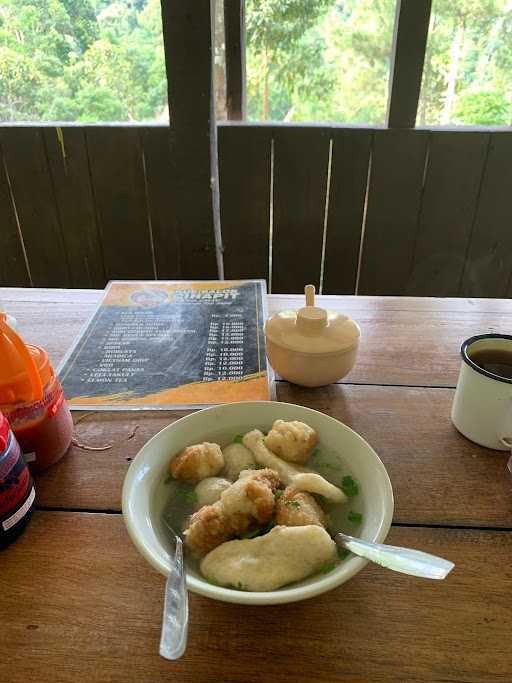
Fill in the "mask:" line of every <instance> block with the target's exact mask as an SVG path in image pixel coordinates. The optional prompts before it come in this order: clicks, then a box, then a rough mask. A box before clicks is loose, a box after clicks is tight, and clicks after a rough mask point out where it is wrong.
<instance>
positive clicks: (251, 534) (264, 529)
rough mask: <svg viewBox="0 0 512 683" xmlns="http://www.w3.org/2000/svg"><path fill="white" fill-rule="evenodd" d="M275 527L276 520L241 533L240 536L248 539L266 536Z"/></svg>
mask: <svg viewBox="0 0 512 683" xmlns="http://www.w3.org/2000/svg"><path fill="white" fill-rule="evenodd" d="M274 527H275V524H274V522H269V523H268V524H265V526H260V527H258V528H257V529H252V530H251V531H246V532H245V533H244V534H240V536H239V538H241V539H242V540H244V541H246V540H248V539H250V538H257V537H258V536H264V535H265V534H268V532H269V531H270V530H271V529H273V528H274Z"/></svg>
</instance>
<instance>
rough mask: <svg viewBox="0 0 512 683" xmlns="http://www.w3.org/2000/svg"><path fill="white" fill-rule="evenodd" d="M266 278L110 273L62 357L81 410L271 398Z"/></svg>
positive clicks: (62, 372) (68, 389)
mask: <svg viewBox="0 0 512 683" xmlns="http://www.w3.org/2000/svg"><path fill="white" fill-rule="evenodd" d="M265 294H266V288H265V281H264V280H242V281H239V280H237V281H222V282H220V281H200V282H182V281H172V282H166V281H155V282H149V281H112V282H110V283H109V284H108V285H107V288H106V290H105V294H104V296H103V299H102V301H101V302H100V304H99V306H98V308H97V310H96V311H95V313H94V315H93V316H92V318H91V320H90V321H89V322H88V323H87V326H86V327H85V329H84V330H83V331H82V333H81V334H80V335H79V338H78V340H77V341H76V342H75V343H74V344H73V347H72V348H71V350H70V351H69V352H68V354H67V355H66V357H65V358H64V360H63V362H62V363H61V366H60V368H59V373H58V374H59V377H60V380H61V382H62V384H63V387H64V393H65V395H66V398H67V400H68V402H69V405H70V407H71V408H72V409H73V408H74V409H76V410H89V409H93V410H101V409H108V410H115V409H118V410H121V409H124V410H126V409H155V408H176V407H201V406H206V405H212V404H216V403H229V402H232V401H244V400H268V399H270V398H271V386H273V385H272V383H271V381H270V377H269V372H268V369H267V362H266V356H265V338H264V334H263V323H264V321H265V317H266V296H265Z"/></svg>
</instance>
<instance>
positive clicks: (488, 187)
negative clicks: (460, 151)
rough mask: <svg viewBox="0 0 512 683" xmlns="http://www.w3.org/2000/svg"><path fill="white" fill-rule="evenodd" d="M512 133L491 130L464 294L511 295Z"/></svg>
mask: <svg viewBox="0 0 512 683" xmlns="http://www.w3.org/2000/svg"><path fill="white" fill-rule="evenodd" d="M511 160H512V133H491V137H490V143H489V153H488V156H487V162H486V165H485V171H484V177H483V180H482V190H481V193H480V199H479V202H478V207H477V211H476V216H475V223H474V226H473V232H472V236H471V243H470V246H469V249H468V254H467V257H466V261H465V264H464V273H463V276H462V281H461V286H460V289H459V292H458V293H459V295H460V296H476V297H482V296H486V297H503V296H507V284H508V282H509V280H510V277H511V274H512V228H511V226H512V201H511V194H510V189H511V188H512V163H511Z"/></svg>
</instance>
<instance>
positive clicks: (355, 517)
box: [348, 510, 363, 523]
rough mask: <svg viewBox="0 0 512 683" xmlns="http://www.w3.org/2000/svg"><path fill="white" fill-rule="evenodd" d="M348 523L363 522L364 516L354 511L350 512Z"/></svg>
mask: <svg viewBox="0 0 512 683" xmlns="http://www.w3.org/2000/svg"><path fill="white" fill-rule="evenodd" d="M348 521H349V522H356V523H358V522H362V521H363V515H362V514H361V513H360V512H354V510H350V512H349V513H348Z"/></svg>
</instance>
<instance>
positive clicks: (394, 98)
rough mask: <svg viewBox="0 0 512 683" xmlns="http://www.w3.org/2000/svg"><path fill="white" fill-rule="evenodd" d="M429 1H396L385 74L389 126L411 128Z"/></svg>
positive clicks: (421, 64)
mask: <svg viewBox="0 0 512 683" xmlns="http://www.w3.org/2000/svg"><path fill="white" fill-rule="evenodd" d="M430 8H431V0H398V1H397V4H396V16H395V29H394V35H393V46H392V54H391V69H390V75H389V79H390V80H389V96H388V112H387V117H386V122H387V126H388V127H389V128H414V126H415V124H416V113H417V111H418V101H419V97H420V88H421V77H422V75H423V62H424V61H425V50H426V46H427V36H428V25H429V21H430Z"/></svg>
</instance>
